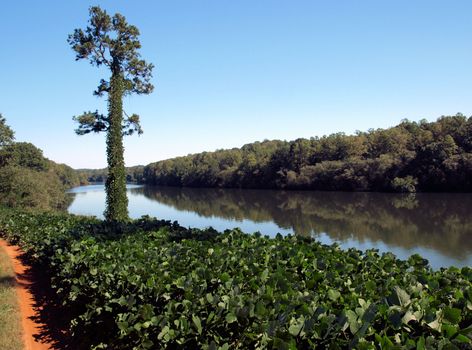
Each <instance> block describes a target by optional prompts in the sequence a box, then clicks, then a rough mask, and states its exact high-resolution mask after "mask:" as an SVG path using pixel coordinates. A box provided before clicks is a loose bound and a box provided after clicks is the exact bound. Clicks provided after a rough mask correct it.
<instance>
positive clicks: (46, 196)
mask: <svg viewBox="0 0 472 350" xmlns="http://www.w3.org/2000/svg"><path fill="white" fill-rule="evenodd" d="M0 122H1V123H2V125H3V127H4V128H5V129H6V130H9V131H8V132H4V133H3V135H7V134H8V135H11V137H10V138H9V140H8V142H4V143H3V144H2V145H0V204H1V205H6V206H9V207H15V208H16V207H22V208H41V209H63V208H66V207H67V205H68V204H69V203H70V200H71V198H70V196H68V195H67V194H66V193H65V191H66V189H67V188H70V187H72V186H78V185H79V184H80V183H81V178H80V176H79V174H77V173H76V172H75V171H74V170H73V169H72V168H70V167H69V166H67V165H65V164H57V163H54V162H53V161H51V160H49V159H47V158H45V157H44V156H43V152H42V151H41V150H40V149H39V148H37V147H35V146H34V145H33V144H31V143H27V142H13V138H12V137H13V131H12V130H11V129H10V128H9V127H8V126H7V125H6V124H5V119H1V120H0ZM3 127H2V128H3ZM4 140H6V139H4Z"/></svg>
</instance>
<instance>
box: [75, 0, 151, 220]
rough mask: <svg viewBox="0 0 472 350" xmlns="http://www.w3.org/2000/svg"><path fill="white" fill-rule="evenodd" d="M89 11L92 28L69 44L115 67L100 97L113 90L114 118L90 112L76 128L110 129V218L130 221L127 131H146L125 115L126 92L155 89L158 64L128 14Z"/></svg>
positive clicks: (80, 131) (79, 55)
mask: <svg viewBox="0 0 472 350" xmlns="http://www.w3.org/2000/svg"><path fill="white" fill-rule="evenodd" d="M89 14H90V19H89V26H87V28H86V29H85V30H82V29H76V30H75V31H74V33H73V34H71V35H69V39H68V42H69V44H70V45H71V47H72V49H73V50H74V51H75V53H76V59H77V60H80V59H88V60H89V61H90V63H91V64H92V65H95V66H97V67H100V66H101V65H105V66H106V67H108V68H109V69H110V71H111V78H110V81H106V80H103V79H102V80H101V81H100V84H99V86H98V88H97V90H96V91H95V94H96V95H97V96H102V95H104V94H105V93H107V94H108V116H105V115H102V114H99V113H98V112H85V113H84V114H82V115H80V116H77V117H74V119H75V120H76V121H77V122H78V123H79V127H78V129H77V130H76V132H77V134H79V135H84V134H88V133H90V132H101V131H105V132H107V141H106V144H107V162H108V176H107V179H106V184H105V185H106V192H107V199H106V201H107V206H106V210H105V218H106V219H107V220H108V221H120V222H123V221H126V220H128V198H127V196H126V172H125V163H124V155H123V153H124V147H123V135H131V134H133V133H135V132H137V133H138V134H141V133H142V129H141V126H140V123H139V116H138V115H136V114H133V115H131V116H130V117H128V116H127V118H126V119H124V118H123V112H124V111H123V96H124V95H129V94H131V93H137V94H149V93H151V92H152V90H153V88H154V87H153V85H152V84H151V83H150V79H151V77H152V74H151V72H152V69H153V65H152V64H148V63H146V61H144V60H142V59H141V58H140V54H139V52H138V50H139V49H140V48H141V43H140V42H139V40H138V37H139V30H138V28H136V27H135V26H133V25H130V24H128V23H127V22H126V19H125V17H124V16H122V15H121V14H119V13H117V14H115V15H114V16H112V17H110V16H109V15H108V14H107V13H106V11H104V10H102V9H101V8H100V7H98V6H93V7H91V8H90V11H89Z"/></svg>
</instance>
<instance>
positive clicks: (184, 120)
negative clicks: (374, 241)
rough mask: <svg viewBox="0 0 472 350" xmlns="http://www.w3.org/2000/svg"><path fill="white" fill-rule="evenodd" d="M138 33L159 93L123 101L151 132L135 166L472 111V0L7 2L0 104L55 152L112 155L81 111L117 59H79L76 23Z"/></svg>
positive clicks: (139, 142) (0, 21)
mask: <svg viewBox="0 0 472 350" xmlns="http://www.w3.org/2000/svg"><path fill="white" fill-rule="evenodd" d="M96 4H98V5H101V6H102V7H103V8H105V9H106V10H107V11H108V12H109V13H111V14H113V13H115V12H120V13H122V14H123V15H125V16H126V18H127V20H128V22H129V23H132V24H135V25H136V26H137V27H138V28H139V29H140V31H141V34H142V35H141V43H142V45H143V49H142V55H143V57H144V58H145V59H147V60H148V61H150V62H152V63H154V64H155V66H156V68H155V71H154V72H155V74H154V84H155V87H156V88H155V92H154V93H153V94H152V95H149V96H139V97H137V96H132V97H129V98H128V97H127V98H126V99H125V110H126V111H127V112H128V114H129V113H138V114H140V115H141V120H142V125H143V128H144V135H142V136H141V137H137V136H133V137H128V138H126V140H125V147H126V152H125V158H126V163H127V165H136V164H147V163H149V162H152V161H157V160H160V159H165V158H169V157H174V156H178V155H186V154H188V153H195V152H200V151H212V150H215V149H218V148H230V147H236V146H237V147H239V146H242V145H243V144H245V143H249V142H253V141H257V140H259V141H262V140H264V139H286V140H292V139H296V138H299V137H310V136H322V135H324V134H329V133H332V132H339V131H343V132H346V133H353V132H354V131H355V130H367V129H369V128H385V127H389V126H393V125H395V124H397V123H398V122H399V121H400V120H401V119H403V118H408V119H411V120H419V119H421V118H426V119H428V120H435V119H436V118H437V117H439V116H440V115H449V114H455V113H456V112H462V113H464V114H466V115H471V114H472V84H471V82H472V64H471V57H472V1H454V0H451V1H435V0H429V1H411V0H404V1H397V0H396V1H378V0H375V1H314V0H312V1H309V0H307V1H297V0H293V1H288V0H285V1H277V0H270V1H265V0H257V1H255V0H237V1H229V0H228V1H224V0H213V1H206V0H199V1H190V0H188V1H179V0H172V1H171V0H168V1H129V0H128V1H124V0H123V1H116V0H114V1H95V2H89V1H49V0H42V1H33V0H31V1H22V0H16V1H8V2H7V1H4V2H2V6H1V10H0V31H1V33H2V35H1V36H0V47H1V53H0V73H1V74H0V76H1V79H0V81H1V84H0V112H1V113H3V115H4V116H5V117H6V118H7V121H8V123H9V124H10V125H11V126H12V127H13V128H14V129H15V130H16V136H17V139H18V140H19V141H29V142H32V143H34V144H35V145H37V146H38V147H40V148H41V149H43V150H44V153H45V155H46V156H47V157H48V158H50V159H52V160H54V161H57V162H62V163H67V164H69V165H71V166H73V167H75V168H79V167H80V168H82V167H89V168H97V167H104V166H106V157H105V143H104V135H87V136H82V137H79V136H76V135H75V134H74V132H73V129H74V127H75V125H74V122H73V121H72V116H73V115H76V114H80V113H82V112H83V111H85V110H95V109H99V110H100V111H102V112H106V101H105V100H103V99H99V98H96V97H94V96H92V91H93V90H94V89H95V88H96V85H97V83H98V81H99V79H100V78H102V77H104V78H106V77H108V75H109V73H108V72H107V71H106V70H104V69H103V70H102V69H97V68H94V67H92V66H91V65H89V64H88V63H87V62H85V61H79V62H76V61H75V60H74V53H73V52H72V50H71V49H70V48H69V46H68V44H67V42H66V39H67V35H68V34H69V33H71V32H72V31H73V29H74V28H78V27H84V26H85V25H86V22H87V18H88V7H89V6H90V5H96Z"/></svg>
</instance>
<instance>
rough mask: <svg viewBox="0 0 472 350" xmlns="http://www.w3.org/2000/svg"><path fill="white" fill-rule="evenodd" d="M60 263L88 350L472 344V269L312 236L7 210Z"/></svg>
mask: <svg viewBox="0 0 472 350" xmlns="http://www.w3.org/2000/svg"><path fill="white" fill-rule="evenodd" d="M0 228H1V232H2V233H3V235H4V237H5V238H6V239H8V240H9V241H11V242H14V243H18V244H19V245H20V246H21V247H22V248H23V249H24V250H25V252H26V255H27V257H28V258H29V259H31V261H32V263H34V264H35V265H36V266H41V269H42V270H43V271H47V272H48V274H49V276H50V280H51V282H52V283H51V288H52V289H53V290H54V291H55V293H51V297H54V298H56V299H55V300H52V301H51V304H53V305H61V310H62V312H63V315H66V316H67V317H68V320H66V319H65V320H64V321H63V322H64V325H66V326H67V329H66V334H67V335H68V341H70V342H72V343H73V344H75V345H76V346H79V347H82V348H88V347H90V346H108V347H111V348H114V349H130V348H139V349H147V348H156V347H158V348H175V347H184V348H205V349H213V348H214V349H218V348H221V349H225V348H226V349H228V348H236V349H237V348H240V349H243V348H244V349H246V348H257V347H259V348H274V347H275V348H279V349H283V348H287V349H288V348H312V347H314V346H321V347H329V346H338V347H341V348H344V347H349V346H351V347H356V348H363V349H376V348H378V349H380V348H388V347H392V346H394V345H403V346H405V347H406V348H418V349H422V348H425V347H426V348H439V347H440V346H445V345H446V344H450V346H458V347H462V348H470V347H471V346H472V340H471V339H472V333H471V332H472V312H471V311H472V269H471V268H470V267H464V268H462V269H457V268H449V269H441V270H439V271H433V270H432V269H431V268H430V267H429V266H428V264H427V261H425V260H424V259H422V258H421V257H419V256H412V257H411V258H410V259H409V260H407V261H404V260H399V259H397V258H396V257H395V256H394V255H393V254H389V253H386V254H382V255H380V254H378V252H377V251H374V250H369V251H366V252H361V251H359V250H356V249H348V250H342V249H340V248H339V246H337V245H330V246H329V245H323V244H321V243H319V242H316V241H314V240H312V239H309V238H300V237H295V236H287V237H282V236H277V237H276V238H274V239H271V238H268V237H263V236H259V235H246V234H244V233H242V232H241V231H239V230H228V231H225V232H223V233H219V232H217V231H215V230H212V229H207V230H197V229H187V228H184V227H181V226H179V225H178V224H177V223H171V222H168V221H159V220H155V219H150V218H143V219H140V220H134V221H132V222H130V223H128V224H121V225H109V224H106V223H104V222H102V221H100V220H96V219H91V218H84V217H77V216H73V215H67V214H51V213H49V214H26V213H21V212H17V211H4V212H2V215H0Z"/></svg>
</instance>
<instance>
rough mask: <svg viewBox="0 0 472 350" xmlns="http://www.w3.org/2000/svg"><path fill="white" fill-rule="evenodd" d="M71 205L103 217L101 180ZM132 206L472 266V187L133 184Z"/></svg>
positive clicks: (221, 225) (199, 223)
mask: <svg viewBox="0 0 472 350" xmlns="http://www.w3.org/2000/svg"><path fill="white" fill-rule="evenodd" d="M70 192H71V194H72V195H73V196H74V199H73V201H72V204H71V205H70V207H69V209H68V210H69V212H71V213H74V214H81V215H95V216H97V217H103V215H102V214H103V211H104V209H105V190H104V186H103V185H101V184H100V185H89V186H81V187H77V188H74V189H72V190H71V191H70ZM128 198H129V207H128V208H129V213H130V216H131V217H133V218H138V217H140V216H142V215H150V216H155V217H157V218H161V219H166V220H172V221H173V220H177V221H178V222H179V223H180V224H181V225H183V226H190V227H198V228H204V227H208V226H212V227H214V228H215V229H217V230H220V231H222V230H225V229H228V228H234V227H239V228H241V229H242V230H243V231H245V232H248V233H253V232H256V231H259V232H261V233H262V234H264V235H269V236H275V235H276V234H277V233H281V234H283V235H286V234H289V233H294V234H297V235H303V236H311V237H314V238H316V239H317V240H319V241H321V242H323V243H326V244H331V243H334V242H337V243H338V244H339V245H340V246H341V247H342V248H348V247H354V248H358V249H361V250H366V249H369V248H376V249H378V250H379V251H380V252H387V251H388V252H393V253H394V254H396V255H397V256H398V257H399V258H401V259H407V258H408V257H409V256H410V255H411V254H414V253H418V254H420V255H422V256H423V257H424V258H426V259H428V260H429V262H430V264H431V266H432V267H433V268H435V269H438V268H440V267H448V266H458V267H461V266H472V215H471V214H472V194H450V193H446V194H445V193H441V194H431V193H424V194H416V195H400V194H391V193H345V192H309V191H280V190H238V189H194V188H175V187H149V186H136V185H128Z"/></svg>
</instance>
